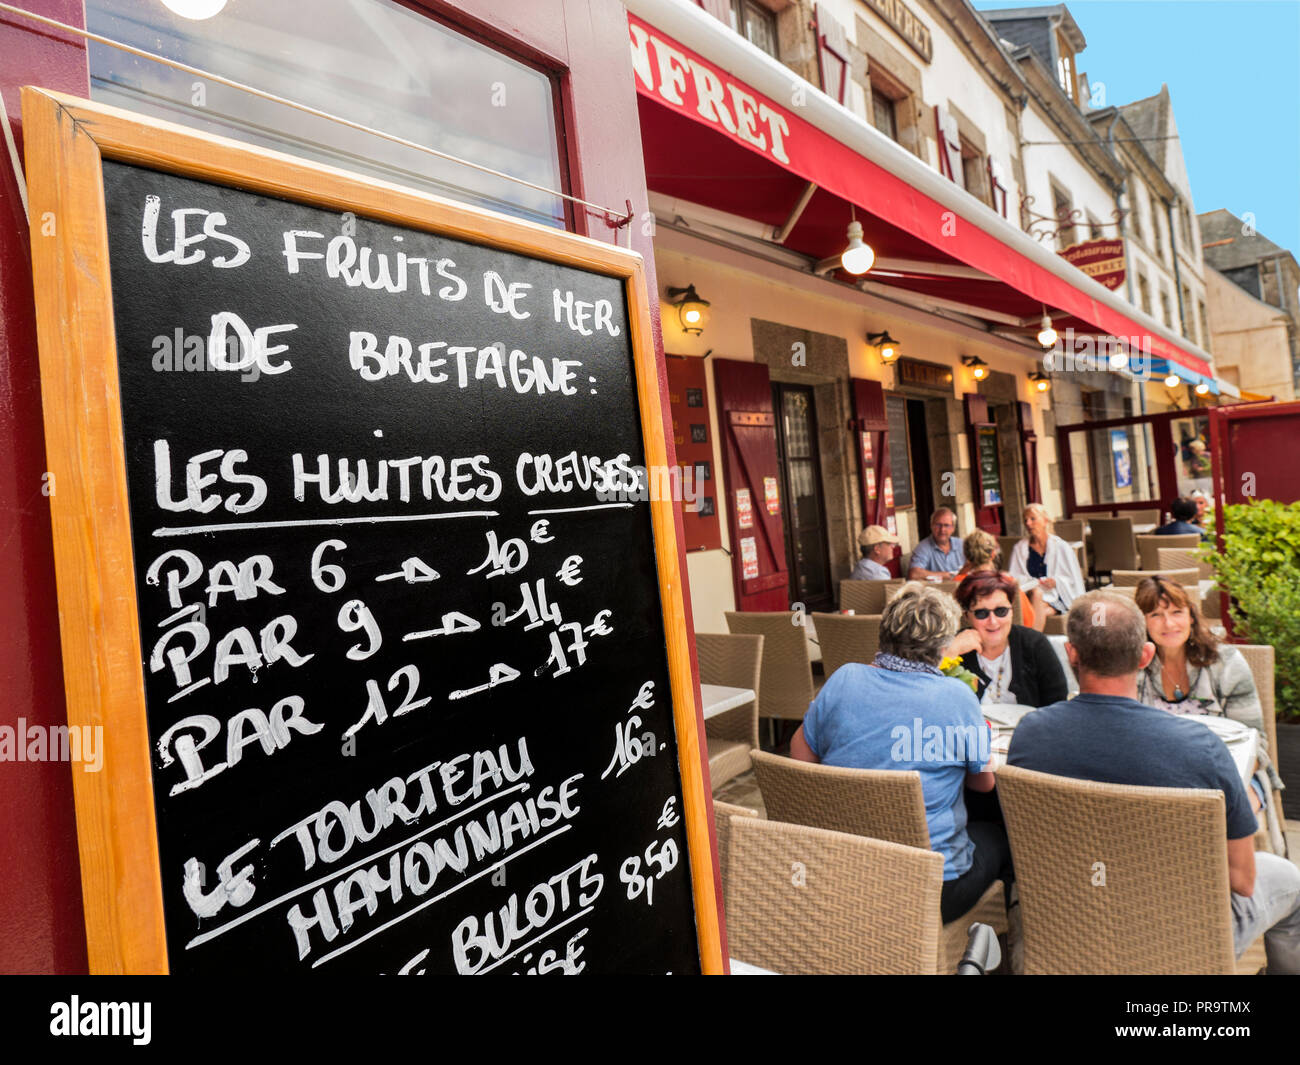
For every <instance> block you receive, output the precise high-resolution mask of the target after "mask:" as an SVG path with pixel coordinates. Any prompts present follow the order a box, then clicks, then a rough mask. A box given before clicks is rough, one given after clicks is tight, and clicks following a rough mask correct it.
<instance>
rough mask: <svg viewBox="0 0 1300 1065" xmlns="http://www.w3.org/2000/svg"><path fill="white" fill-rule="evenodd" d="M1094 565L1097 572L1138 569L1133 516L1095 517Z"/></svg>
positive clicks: (1091, 523)
mask: <svg viewBox="0 0 1300 1065" xmlns="http://www.w3.org/2000/svg"><path fill="white" fill-rule="evenodd" d="M1088 524H1089V526H1091V528H1092V566H1093V570H1094V571H1095V572H1097V573H1110V572H1111V571H1112V570H1117V569H1137V546H1136V545H1135V544H1134V543H1133V520H1132V519H1131V518H1093V519H1091V520H1090V521H1089V522H1088Z"/></svg>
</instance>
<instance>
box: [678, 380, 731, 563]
mask: <svg viewBox="0 0 1300 1065" xmlns="http://www.w3.org/2000/svg"><path fill="white" fill-rule="evenodd" d="M665 361H666V362H667V365H668V403H669V409H670V411H671V413H672V419H673V443H674V444H675V445H676V448H677V466H676V467H675V470H674V474H675V478H676V489H675V491H676V495H675V497H674V498H676V499H677V507H678V510H679V512H680V513H681V515H682V535H683V537H684V538H685V541H686V543H685V546H686V550H687V551H711V550H714V549H716V548H719V547H721V546H722V528H721V526H720V525H719V521H718V503H717V494H718V492H719V490H720V489H719V487H718V486H719V484H720V482H719V481H718V479H717V478H716V477H715V476H714V471H713V438H712V436H711V435H710V433H709V405H708V380H707V378H706V376H705V372H704V360H703V359H690V358H685V357H683V356H680V355H669V356H667V357H666V360H665Z"/></svg>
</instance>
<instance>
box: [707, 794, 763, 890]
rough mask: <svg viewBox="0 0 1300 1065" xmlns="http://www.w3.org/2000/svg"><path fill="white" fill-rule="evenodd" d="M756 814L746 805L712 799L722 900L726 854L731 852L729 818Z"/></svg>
mask: <svg viewBox="0 0 1300 1065" xmlns="http://www.w3.org/2000/svg"><path fill="white" fill-rule="evenodd" d="M757 816H758V811H757V810H751V809H750V808H749V807H748V806H737V805H736V804H735V803H731V802H719V801H718V800H717V799H714V800H713V832H714V836H715V837H716V839H717V841H718V874H719V875H720V876H721V877H722V892H723V898H724V900H725V898H726V891H727V856H728V854H730V853H731V819H732V818H733V817H757Z"/></svg>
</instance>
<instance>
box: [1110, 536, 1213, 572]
mask: <svg viewBox="0 0 1300 1065" xmlns="http://www.w3.org/2000/svg"><path fill="white" fill-rule="evenodd" d="M1135 539H1136V540H1137V548H1138V566H1139V567H1140V568H1141V569H1154V570H1158V569H1159V568H1160V552H1161V551H1163V550H1165V549H1166V548H1169V547H1178V548H1182V549H1183V550H1184V551H1191V550H1194V549H1195V548H1197V547H1199V546H1200V543H1201V538H1200V537H1199V536H1197V535H1196V533H1172V534H1170V535H1169V536H1157V535H1156V534H1155V533H1146V534H1144V535H1142V536H1138V537H1135ZM1117 568H1119V569H1131V568H1132V567H1131V566H1120V567H1117Z"/></svg>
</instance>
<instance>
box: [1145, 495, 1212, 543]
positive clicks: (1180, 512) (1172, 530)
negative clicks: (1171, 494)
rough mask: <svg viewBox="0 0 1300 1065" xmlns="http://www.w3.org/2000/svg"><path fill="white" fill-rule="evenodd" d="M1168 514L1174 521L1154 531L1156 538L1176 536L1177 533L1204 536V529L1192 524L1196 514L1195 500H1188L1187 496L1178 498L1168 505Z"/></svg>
mask: <svg viewBox="0 0 1300 1065" xmlns="http://www.w3.org/2000/svg"><path fill="white" fill-rule="evenodd" d="M1169 513H1170V514H1171V515H1172V516H1173V519H1174V520H1173V521H1171V522H1169V524H1167V525H1162V526H1160V528H1158V529H1157V530H1156V535H1157V536H1177V535H1178V534H1179V533H1196V535H1197V536H1204V535H1205V530H1204V529H1202V528H1201V527H1200V526H1199V525H1193V524H1192V521H1193V520H1194V519H1195V518H1196V514H1197V508H1196V500H1194V499H1189V498H1188V497H1187V496H1179V497H1178V498H1177V499H1175V500H1174V501H1173V502H1172V503H1170V504H1169Z"/></svg>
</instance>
